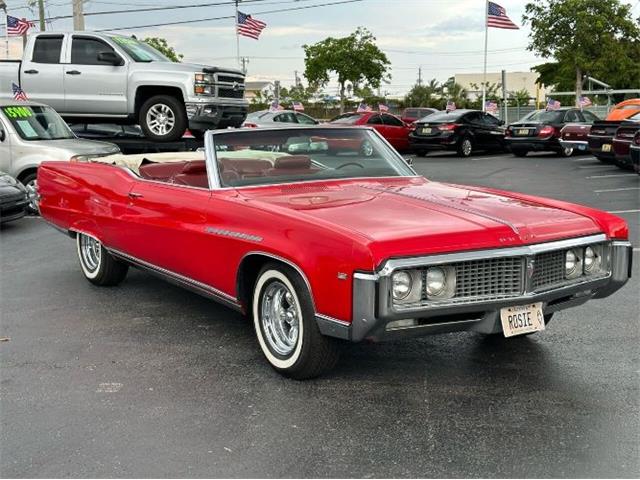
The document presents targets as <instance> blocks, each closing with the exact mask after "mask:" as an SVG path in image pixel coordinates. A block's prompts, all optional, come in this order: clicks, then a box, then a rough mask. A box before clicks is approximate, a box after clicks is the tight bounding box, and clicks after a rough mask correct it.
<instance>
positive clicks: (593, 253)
mask: <svg viewBox="0 0 640 480" xmlns="http://www.w3.org/2000/svg"><path fill="white" fill-rule="evenodd" d="M603 255H604V247H603V245H589V246H587V247H584V248H572V249H570V250H567V251H566V252H565V256H564V257H565V260H564V276H565V278H566V279H567V280H573V279H575V278H578V277H580V276H582V275H594V274H597V273H602V272H603V271H604V268H605V265H604V261H603Z"/></svg>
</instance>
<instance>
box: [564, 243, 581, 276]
mask: <svg viewBox="0 0 640 480" xmlns="http://www.w3.org/2000/svg"><path fill="white" fill-rule="evenodd" d="M580 275H582V261H581V260H580V257H579V256H578V254H577V253H576V251H575V250H567V253H565V257H564V276H565V277H566V278H568V279H571V278H577V277H579V276H580Z"/></svg>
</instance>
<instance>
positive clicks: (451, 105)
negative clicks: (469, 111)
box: [445, 100, 456, 112]
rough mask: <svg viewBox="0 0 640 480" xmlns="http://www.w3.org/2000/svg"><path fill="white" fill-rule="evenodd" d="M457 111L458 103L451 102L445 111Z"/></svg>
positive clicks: (449, 101) (448, 102)
mask: <svg viewBox="0 0 640 480" xmlns="http://www.w3.org/2000/svg"><path fill="white" fill-rule="evenodd" d="M455 109H456V102H452V101H451V100H448V101H447V106H446V108H445V110H446V111H447V112H453V111H454V110H455Z"/></svg>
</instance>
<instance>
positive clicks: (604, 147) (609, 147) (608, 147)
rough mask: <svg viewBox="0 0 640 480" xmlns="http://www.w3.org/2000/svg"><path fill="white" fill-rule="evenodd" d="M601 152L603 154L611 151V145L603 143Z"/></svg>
mask: <svg viewBox="0 0 640 480" xmlns="http://www.w3.org/2000/svg"><path fill="white" fill-rule="evenodd" d="M602 151H603V152H610V151H611V144H610V143H605V144H604V145H602Z"/></svg>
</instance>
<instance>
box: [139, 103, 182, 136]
mask: <svg viewBox="0 0 640 480" xmlns="http://www.w3.org/2000/svg"><path fill="white" fill-rule="evenodd" d="M146 122H147V127H148V128H149V130H150V131H151V132H152V133H153V134H154V135H159V136H163V135H167V134H168V133H169V132H170V131H171V130H173V127H174V126H175V124H176V115H175V113H174V111H173V110H172V109H171V107H169V106H168V105H166V104H164V103H156V104H155V105H152V106H151V108H149V110H148V111H147V116H146Z"/></svg>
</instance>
